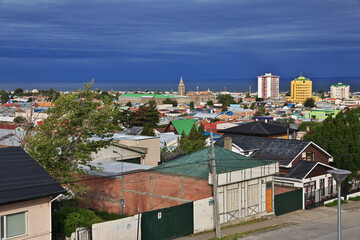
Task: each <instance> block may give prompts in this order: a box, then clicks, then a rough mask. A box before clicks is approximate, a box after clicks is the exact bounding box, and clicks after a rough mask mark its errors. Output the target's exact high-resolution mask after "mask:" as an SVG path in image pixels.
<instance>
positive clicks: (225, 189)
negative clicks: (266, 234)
mask: <svg viewBox="0 0 360 240" xmlns="http://www.w3.org/2000/svg"><path fill="white" fill-rule="evenodd" d="M214 151H215V162H216V173H217V179H218V186H219V188H218V194H219V201H220V202H219V205H220V216H221V217H220V218H221V219H220V221H221V223H225V222H229V221H232V220H236V219H240V218H247V217H261V216H264V215H266V214H273V211H274V204H273V199H274V197H273V195H274V194H273V193H274V190H273V180H274V174H275V173H277V172H278V169H279V166H278V163H277V162H276V161H269V160H259V159H250V158H248V157H245V156H242V155H240V154H237V153H234V152H232V151H229V150H226V149H224V148H221V147H218V146H215V149H214ZM210 156H211V149H210V148H206V149H203V150H200V151H198V152H195V153H192V154H189V155H185V156H183V157H180V158H176V159H174V160H171V161H169V162H166V163H164V164H162V165H159V166H157V167H154V168H151V169H148V170H143V171H137V172H136V171H135V172H128V173H127V174H118V175H117V176H116V175H114V174H112V175H110V176H111V177H106V178H100V179H99V178H97V180H96V181H84V182H81V183H80V184H86V185H88V186H90V187H91V189H92V190H91V192H90V193H89V194H88V195H87V202H86V204H87V206H88V207H91V208H94V209H99V210H107V211H109V212H114V213H120V212H121V211H123V213H125V214H128V215H132V214H137V213H142V212H146V211H150V210H156V209H162V208H166V207H171V206H176V205H179V204H183V203H187V202H192V201H195V200H200V199H206V198H209V197H211V196H212V182H211V177H210V173H211V170H210V163H209V159H210ZM113 173H114V172H113ZM97 175H104V176H109V174H108V173H107V171H106V168H105V171H103V172H94V171H91V172H88V175H87V177H86V178H88V179H92V178H93V177H94V176H97ZM121 199H123V201H125V206H122V208H121V205H120V200H121ZM209 204H210V203H209Z"/></svg>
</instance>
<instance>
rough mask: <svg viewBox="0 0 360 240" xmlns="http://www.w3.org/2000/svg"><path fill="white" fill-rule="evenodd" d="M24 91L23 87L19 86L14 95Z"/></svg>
mask: <svg viewBox="0 0 360 240" xmlns="http://www.w3.org/2000/svg"><path fill="white" fill-rule="evenodd" d="M23 93H24V90H23V89H22V88H17V89H15V91H14V95H21V94H23Z"/></svg>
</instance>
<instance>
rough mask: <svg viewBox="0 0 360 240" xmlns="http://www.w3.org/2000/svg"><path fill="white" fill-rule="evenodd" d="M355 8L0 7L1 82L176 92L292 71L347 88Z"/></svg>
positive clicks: (276, 4) (201, 4)
mask: <svg viewBox="0 0 360 240" xmlns="http://www.w3.org/2000/svg"><path fill="white" fill-rule="evenodd" d="M359 8H360V7H359V3H358V2H356V1H350V0H348V1H343V2H337V1H317V2H313V1H302V2H283V1H280V0H275V1H271V2H268V1H242V2H238V1H216V0H212V1H205V0H202V1H171V2H166V1H151V2H150V1H131V2H130V1H105V2H103V1H97V0H90V1H67V0H65V1H58V0H54V1H43V0H36V1H31V2H28V1H25V0H13V1H7V0H3V1H0V20H1V21H0V28H1V30H2V31H1V32H2V35H1V36H0V49H1V51H0V73H1V74H0V82H13V83H16V82H21V81H23V82H30V81H39V82H44V81H46V82H60V81H61V82H80V83H81V82H86V81H90V80H91V79H92V78H95V79H96V81H97V82H103V83H105V82H117V83H119V84H120V83H122V84H124V85H126V84H138V85H139V86H138V87H140V88H146V87H143V86H142V84H144V85H146V84H147V83H149V82H151V81H157V82H161V81H163V82H165V81H173V82H174V84H173V86H174V87H173V88H174V89H175V88H176V84H177V83H178V81H179V78H180V76H183V77H184V81H185V82H186V81H187V80H186V79H188V80H194V81H197V82H195V83H193V84H194V85H195V86H197V85H199V86H203V85H204V84H205V83H208V82H209V80H211V81H214V82H216V81H217V80H219V81H220V80H224V79H225V82H226V83H225V84H224V82H221V84H222V85H226V84H227V85H232V84H234V81H246V79H254V82H255V81H256V76H258V75H262V74H264V73H266V72H272V73H274V74H277V75H280V77H281V78H280V82H281V81H282V79H286V80H290V79H293V78H295V77H298V76H299V75H300V73H302V75H304V76H306V77H309V78H311V79H317V78H329V79H339V78H340V80H341V81H342V82H348V81H347V80H348V78H350V77H359V76H360V74H358V72H357V69H358V62H359V57H360V50H359V49H360V48H359V42H360V41H359V40H360V39H359V38H360V37H359V34H358V33H359V30H360V27H359V26H358V25H357V24H353V23H355V22H359V20H360V14H359ZM226 79H227V80H226ZM336 81H339V80H334V81H333V82H330V83H329V86H330V84H333V83H335V82H336ZM188 84H189V82H188ZM280 84H281V83H280ZM314 84H315V82H314ZM349 84H352V83H351V82H349ZM246 85H249V84H246ZM19 87H21V86H19ZM205 87H206V86H205ZM223 87H225V86H218V88H223ZM252 87H253V89H255V88H254V87H256V85H253V86H252ZM210 88H211V87H210ZM135 89H136V88H135ZM195 89H196V87H194V89H193V90H195ZM169 90H170V89H169Z"/></svg>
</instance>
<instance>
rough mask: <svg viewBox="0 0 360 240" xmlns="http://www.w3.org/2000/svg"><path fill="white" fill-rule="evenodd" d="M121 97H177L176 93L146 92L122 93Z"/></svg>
mask: <svg viewBox="0 0 360 240" xmlns="http://www.w3.org/2000/svg"><path fill="white" fill-rule="evenodd" d="M120 97H123V98H124V97H134V98H135V97H136V98H141V97H152V98H175V97H176V96H174V95H164V94H149V93H147V94H144V93H125V94H123V95H121V96H120Z"/></svg>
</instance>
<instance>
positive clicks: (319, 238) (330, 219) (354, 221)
mask: <svg viewBox="0 0 360 240" xmlns="http://www.w3.org/2000/svg"><path fill="white" fill-rule="evenodd" d="M332 209H333V210H335V209H334V208H332ZM294 220H295V219H294ZM242 239H247V240H260V239H266V240H279V239H282V240H304V239H315V240H331V239H337V215H336V211H334V214H331V215H330V216H327V217H324V218H319V219H313V220H309V221H304V222H303V220H302V221H301V223H298V224H294V225H290V226H287V227H283V228H279V229H274V230H271V231H268V232H263V233H258V234H254V235H251V236H248V237H245V238H242ZM342 239H344V240H353V239H354V240H359V239H360V210H359V208H352V209H348V210H343V211H342Z"/></svg>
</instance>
